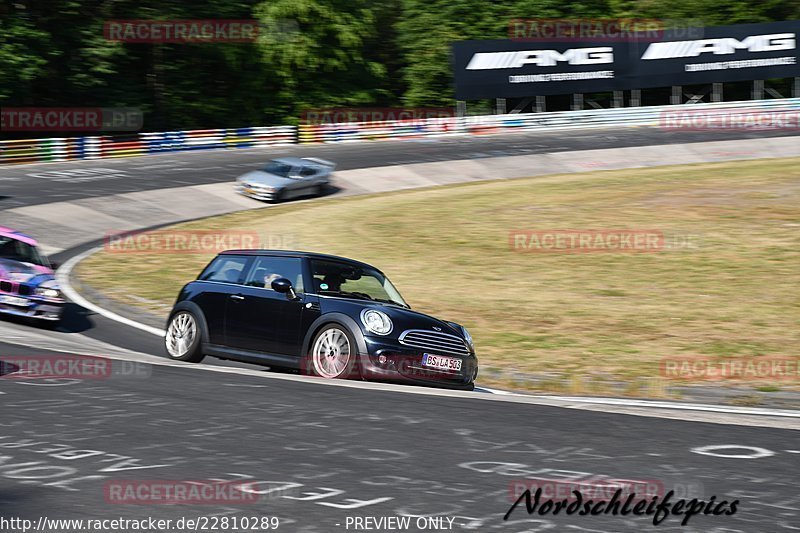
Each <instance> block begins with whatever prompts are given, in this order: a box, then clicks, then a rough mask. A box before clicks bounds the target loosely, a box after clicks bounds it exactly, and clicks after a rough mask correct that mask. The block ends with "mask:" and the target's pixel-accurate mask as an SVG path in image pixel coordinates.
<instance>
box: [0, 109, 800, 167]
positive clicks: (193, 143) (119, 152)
mask: <svg viewBox="0 0 800 533" xmlns="http://www.w3.org/2000/svg"><path fill="white" fill-rule="evenodd" d="M682 111H686V112H692V113H698V112H701V111H713V112H714V113H724V112H726V111H729V112H731V113H748V112H754V113H759V112H760V113H778V112H784V113H785V112H790V113H795V112H800V98H782V99H774V100H756V101H743V102H720V103H711V104H704V103H699V104H682V105H668V106H652V107H624V108H611V109H590V110H581V111H557V112H552V113H527V114H507V115H476V116H467V117H446V118H440V117H437V118H429V119H421V120H407V121H406V120H400V121H387V122H355V123H345V124H304V125H301V126H299V127H295V126H274V127H253V128H238V129H213V130H195V131H172V132H162V133H139V134H128V135H119V136H97V137H76V138H53V139H36V140H15V141H0V164H8V163H34V162H41V161H70V160H75V159H104V158H114V157H130V156H137V155H147V154H155V153H164V152H172V151H185V150H213V149H235V148H256V147H260V146H271V145H276V144H297V143H301V144H306V143H336V142H363V141H374V140H385V139H395V140H404V139H419V138H423V137H441V136H449V135H482V134H483V135H486V134H493V133H508V132H513V131H533V130H545V129H553V128H592V127H625V126H658V125H659V124H660V121H661V120H662V117H663V116H664V114H665V113H669V114H675V113H681V112H682ZM793 129H794V130H795V131H800V130H799V129H798V125H797V123H795V124H794V126H793Z"/></svg>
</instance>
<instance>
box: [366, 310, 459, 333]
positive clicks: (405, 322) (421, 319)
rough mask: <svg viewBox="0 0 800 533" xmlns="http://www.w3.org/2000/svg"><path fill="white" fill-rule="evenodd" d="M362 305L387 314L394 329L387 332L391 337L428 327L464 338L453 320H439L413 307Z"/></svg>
mask: <svg viewBox="0 0 800 533" xmlns="http://www.w3.org/2000/svg"><path fill="white" fill-rule="evenodd" d="M363 307H367V308H372V309H377V310H378V311H383V312H384V313H386V314H387V315H389V318H391V319H392V322H393V323H394V330H393V331H392V333H390V334H389V336H391V337H396V336H398V335H400V334H401V333H402V332H403V331H405V330H407V329H428V330H431V331H441V332H442V333H449V334H450V335H455V336H456V337H458V338H462V339H463V338H464V335H463V334H462V333H461V330H460V329H458V328H457V327H455V326H454V324H455V323H454V322H445V321H444V320H439V319H438V318H436V317H433V316H431V315H426V314H425V313H420V312H419V311H414V310H413V309H405V308H403V307H398V306H394V305H367V306H363ZM437 328H438V329H437Z"/></svg>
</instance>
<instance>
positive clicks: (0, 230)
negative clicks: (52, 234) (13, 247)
mask: <svg viewBox="0 0 800 533" xmlns="http://www.w3.org/2000/svg"><path fill="white" fill-rule="evenodd" d="M0 236H3V237H9V238H11V239H16V240H18V241H22V242H24V243H25V244H30V245H31V246H38V245H39V243H38V241H37V240H36V239H34V238H33V237H31V236H30V235H25V234H24V233H20V232H19V231H15V230H13V229H11V228H7V227H5V226H0Z"/></svg>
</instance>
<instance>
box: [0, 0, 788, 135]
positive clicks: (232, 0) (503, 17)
mask: <svg viewBox="0 0 800 533" xmlns="http://www.w3.org/2000/svg"><path fill="white" fill-rule="evenodd" d="M551 17H565V18H566V17H573V18H575V17H604V18H611V17H639V18H659V19H681V18H684V19H685V18H690V19H700V20H701V21H702V22H703V23H704V24H706V25H715V24H735V23H745V22H766V21H773V20H797V19H800V2H798V1H797V0H762V1H760V2H753V1H752V0H726V1H724V2H720V1H719V0H691V1H689V0H672V1H670V2H668V3H665V2H662V0H578V1H574V2H563V0H496V1H487V0H193V1H188V0H113V1H112V0H106V1H102V2H97V1H96V0H48V1H47V2H45V1H36V0H13V1H10V0H3V2H2V3H0V104H2V105H3V106H84V107H85V106H93V107H95V106H96V107H103V106H106V107H110V106H126V107H138V108H140V109H142V110H143V111H144V112H145V129H147V130H151V131H153V130H164V129H191V128H209V127H241V126H247V125H261V124H280V123H287V122H292V121H296V120H297V118H298V117H299V116H300V115H301V114H302V112H303V111H305V110H308V109H315V108H325V107H355V106H401V105H406V106H452V105H453V104H454V101H453V89H452V83H453V80H452V68H451V45H452V43H453V42H454V41H458V40H463V39H503V38H507V37H508V35H509V34H508V25H509V21H511V20H512V19H524V18H551ZM114 19H118V20H119V19H123V20H125V19H127V20H134V19H257V20H258V22H259V23H260V31H259V36H258V39H257V40H256V42H252V43H204V44H200V43H198V44H167V43H162V44H134V43H116V42H110V41H107V40H106V39H105V38H104V36H103V24H104V22H105V21H108V20H114Z"/></svg>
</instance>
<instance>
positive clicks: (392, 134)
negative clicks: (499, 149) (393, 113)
mask: <svg viewBox="0 0 800 533" xmlns="http://www.w3.org/2000/svg"><path fill="white" fill-rule="evenodd" d="M704 110H708V111H711V110H713V111H714V112H715V113H722V112H725V111H731V112H737V113H745V112H779V111H780V112H786V111H799V110H800V98H782V99H775V100H758V101H752V100H751V101H744V102H720V103H713V104H703V103H700V104H682V105H667V106H651V107H622V108H611V109H587V110H581V111H556V112H552V113H527V114H507V115H475V116H467V117H449V118H431V119H426V120H409V121H394V122H359V123H349V124H320V125H313V124H312V125H301V126H299V128H298V139H299V142H301V143H331V142H348V141H350V142H352V141H366V140H379V139H398V138H417V137H426V136H431V137H432V136H443V135H463V134H473V135H480V134H492V133H505V132H512V131H515V130H521V131H531V130H544V129H553V128H591V127H623V126H657V125H659V123H660V121H661V117H662V114H663V113H665V112H669V113H680V112H681V111H691V112H699V111H704Z"/></svg>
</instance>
